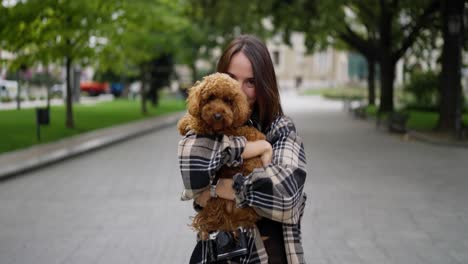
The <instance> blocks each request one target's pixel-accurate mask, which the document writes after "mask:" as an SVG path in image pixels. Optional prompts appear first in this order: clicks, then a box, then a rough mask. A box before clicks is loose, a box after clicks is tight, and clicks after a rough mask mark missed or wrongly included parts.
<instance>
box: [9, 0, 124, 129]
mask: <svg viewBox="0 0 468 264" xmlns="http://www.w3.org/2000/svg"><path fill="white" fill-rule="evenodd" d="M117 3H118V2H117V1H105V0H81V1H61V0H29V1H24V2H23V1H22V2H18V3H17V4H16V5H14V6H12V7H10V8H9V17H8V20H9V23H8V25H7V29H6V30H5V31H6V32H5V33H6V34H5V38H6V39H7V41H6V42H7V44H6V48H7V49H9V50H11V51H14V52H16V54H17V58H16V59H15V63H13V64H12V65H13V67H14V65H18V64H23V63H24V61H28V62H31V63H37V62H40V63H42V64H44V65H47V64H48V63H51V62H59V63H61V62H62V60H64V61H65V62H64V63H65V66H66V87H67V89H66V90H67V95H66V96H67V97H66V121H65V122H66V127H68V128H73V127H74V126H75V124H74V119H73V111H72V110H73V108H72V103H73V102H72V89H71V76H70V71H71V68H72V65H73V63H75V62H82V63H86V62H87V61H89V60H90V58H91V57H92V56H93V54H94V52H95V50H96V46H99V45H100V43H98V42H96V40H97V39H99V38H100V36H101V35H103V30H104V29H105V27H106V25H109V24H111V23H112V21H113V18H112V17H113V10H114V7H115V4H117ZM18 35H19V36H21V37H18Z"/></svg>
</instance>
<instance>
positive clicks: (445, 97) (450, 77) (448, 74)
mask: <svg viewBox="0 0 468 264" xmlns="http://www.w3.org/2000/svg"><path fill="white" fill-rule="evenodd" d="M463 5H464V1H463V0H451V1H441V6H440V9H441V14H442V22H443V23H442V35H443V38H444V46H443V49H442V71H441V74H440V85H441V86H440V91H441V95H440V106H439V121H438V123H437V127H436V129H437V130H438V131H445V132H457V131H458V130H457V128H459V126H460V122H461V109H462V98H461V96H462V93H461V59H462V57H461V51H462V44H463V26H462V25H463Z"/></svg>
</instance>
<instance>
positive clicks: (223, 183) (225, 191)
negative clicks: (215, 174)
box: [216, 179, 236, 201]
mask: <svg viewBox="0 0 468 264" xmlns="http://www.w3.org/2000/svg"><path fill="white" fill-rule="evenodd" d="M232 184H233V180H232V179H219V180H218V184H217V185H216V194H217V195H218V197H219V198H223V199H226V200H231V201H233V200H234V199H235V198H236V195H235V192H234V189H233V188H232Z"/></svg>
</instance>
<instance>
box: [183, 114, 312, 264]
mask: <svg viewBox="0 0 468 264" xmlns="http://www.w3.org/2000/svg"><path fill="white" fill-rule="evenodd" d="M266 138H267V140H268V142H270V143H271V145H272V147H273V157H272V163H271V164H270V165H268V166H267V167H265V168H258V169H255V170H254V171H253V172H252V173H251V174H250V175H246V176H245V177H235V182H236V185H238V186H240V190H238V192H237V194H236V196H237V197H236V203H237V206H238V207H244V206H250V207H252V208H254V209H255V211H256V212H257V213H258V214H259V215H261V216H263V217H266V218H269V219H272V220H274V221H278V222H281V223H282V224H283V237H284V244H285V247H286V255H287V259H288V263H289V264H292V263H294V264H296V263H305V261H304V252H303V249H302V242H301V218H302V215H303V212H304V207H305V202H306V198H307V196H306V194H305V193H304V192H303V189H304V182H305V179H306V169H305V164H306V159H305V153H304V146H303V144H302V139H301V138H300V137H299V136H298V135H297V133H296V129H295V126H294V123H293V121H292V120H291V119H290V118H289V117H286V116H280V117H278V118H277V119H276V120H275V121H273V123H272V125H271V126H270V128H269V129H268V131H266ZM245 144H246V139H245V138H244V137H235V136H225V135H215V136H205V135H196V134H194V133H193V132H188V133H187V135H185V137H184V138H183V139H182V140H181V141H180V142H179V147H178V156H179V164H180V171H181V174H182V181H183V184H184V191H183V193H182V197H181V199H182V200H190V199H194V198H195V197H197V195H199V194H200V193H201V192H203V191H204V190H206V189H207V188H208V186H209V184H210V181H211V180H212V179H213V178H214V176H215V174H216V171H217V170H218V169H219V168H220V167H222V166H223V165H227V166H238V165H239V164H242V158H241V154H242V152H243V151H244V147H245ZM205 246H206V245H203V243H202V250H201V252H202V253H201V256H200V261H199V263H207V262H206V247H205ZM248 246H249V248H250V254H249V255H248V256H247V257H243V258H241V259H238V260H236V261H233V263H234V262H238V263H268V257H267V254H266V250H265V248H264V246H263V241H262V239H261V237H260V235H259V233H258V229H254V230H250V232H249V234H248Z"/></svg>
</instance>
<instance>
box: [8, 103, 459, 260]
mask: <svg viewBox="0 0 468 264" xmlns="http://www.w3.org/2000/svg"><path fill="white" fill-rule="evenodd" d="M283 102H284V105H285V110H286V113H288V114H290V115H291V116H292V117H293V118H294V120H295V122H296V125H297V127H298V131H299V133H300V134H301V135H302V137H303V138H304V144H305V147H306V152H307V160H308V179H307V183H306V192H307V193H308V195H309V199H308V204H307V208H306V213H305V215H304V219H303V239H304V249H305V252H306V259H307V262H308V263H309V264H310V263H333V264H335V263H336V264H342V263H346V264H349V263H369V264H375V263H379V264H380V263H383V264H385V263H395V264H406V263H408V264H418V263H434V264H436V263H444V264H445V263H457V264H458V263H459V264H461V263H468V253H467V252H468V229H467V226H468V209H467V207H466V204H467V203H468V192H466V190H467V188H468V177H467V176H466V175H467V174H468V173H467V170H468V166H467V165H466V162H467V161H468V151H467V150H466V149H460V148H447V147H438V146H433V145H426V144H423V143H420V142H412V141H405V140H404V139H402V138H400V137H398V136H389V135H388V134H386V133H384V132H381V131H376V130H375V128H374V125H373V124H371V123H368V122H366V121H359V120H354V119H353V118H352V117H350V116H348V115H347V113H345V112H343V111H342V110H341V104H339V103H330V102H324V101H322V100H321V99H319V98H317V97H301V98H297V97H295V96H293V95H285V96H284V97H283ZM178 140H179V136H178V135H177V132H176V130H175V127H167V128H164V129H162V130H160V131H159V132H155V133H151V134H147V135H145V136H142V137H139V138H136V139H134V140H130V141H126V142H124V143H121V144H117V145H114V146H112V147H108V148H104V149H102V150H100V151H95V152H92V153H88V154H84V155H81V156H78V157H76V158H74V159H71V160H67V161H64V162H62V163H58V164H56V165H53V166H50V167H46V168H43V169H40V170H36V171H32V172H29V173H27V174H24V175H22V176H20V177H15V178H11V179H9V180H3V181H1V182H0V263H2V264H3V263H5V264H12V263H21V264H26V263H45V264H51V263H113V264H114V263H142V264H146V263H187V261H188V258H189V252H190V250H191V248H192V247H193V245H194V236H193V233H192V231H191V230H190V229H189V228H188V227H187V224H188V223H189V222H190V219H189V217H190V216H191V215H192V213H193V212H192V209H191V206H190V203H189V202H181V201H179V199H178V198H179V197H178V196H179V194H180V191H181V182H180V175H179V172H178V165H177V160H176V146H177V141H178Z"/></svg>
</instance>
